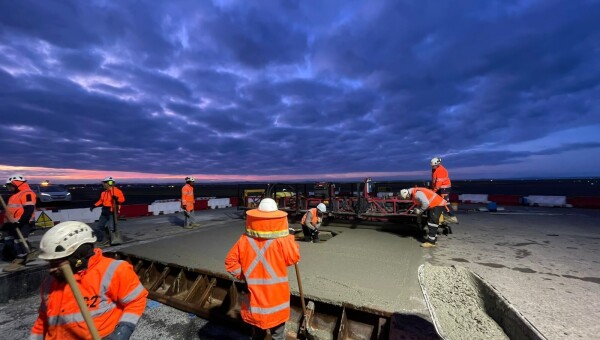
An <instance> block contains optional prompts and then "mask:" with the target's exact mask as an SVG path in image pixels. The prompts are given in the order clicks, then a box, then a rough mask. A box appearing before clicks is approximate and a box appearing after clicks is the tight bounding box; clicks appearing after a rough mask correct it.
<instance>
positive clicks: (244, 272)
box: [225, 198, 300, 340]
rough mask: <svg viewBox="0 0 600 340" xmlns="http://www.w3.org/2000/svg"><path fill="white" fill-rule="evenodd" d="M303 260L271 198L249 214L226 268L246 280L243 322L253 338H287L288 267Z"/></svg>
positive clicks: (243, 298)
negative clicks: (269, 335)
mask: <svg viewBox="0 0 600 340" xmlns="http://www.w3.org/2000/svg"><path fill="white" fill-rule="evenodd" d="M298 261H300V249H299V247H298V243H297V242H296V241H295V240H294V236H293V235H290V234H289V229H288V220H287V213H286V212H284V211H280V210H278V209H277V203H275V201H274V200H273V199H271V198H265V199H263V200H262V201H261V202H260V204H259V206H258V209H252V210H249V211H248V212H247V219H246V233H245V234H243V235H242V236H241V237H240V238H239V240H238V241H237V242H236V244H235V245H234V246H233V248H231V250H230V251H229V253H228V254H227V257H226V258H225V269H226V270H227V272H228V273H229V274H231V275H232V276H233V277H235V278H236V279H238V280H241V281H244V282H245V283H246V284H247V286H248V289H247V293H245V294H242V311H241V314H242V319H243V320H244V321H245V322H246V323H248V324H250V325H251V326H252V338H253V339H264V338H265V336H266V334H267V330H269V331H270V333H271V337H272V339H275V340H282V339H284V338H285V322H286V321H287V320H288V319H289V318H290V287H289V283H288V274H287V267H288V266H291V265H293V264H296V263H298Z"/></svg>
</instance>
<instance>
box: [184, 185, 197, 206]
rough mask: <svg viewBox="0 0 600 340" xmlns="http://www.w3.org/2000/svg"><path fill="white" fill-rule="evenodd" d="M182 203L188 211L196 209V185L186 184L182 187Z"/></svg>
mask: <svg viewBox="0 0 600 340" xmlns="http://www.w3.org/2000/svg"><path fill="white" fill-rule="evenodd" d="M181 205H182V206H184V207H185V210H186V211H192V210H194V187H193V186H191V185H189V184H186V185H184V186H183V188H181Z"/></svg>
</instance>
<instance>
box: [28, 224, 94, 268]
mask: <svg viewBox="0 0 600 340" xmlns="http://www.w3.org/2000/svg"><path fill="white" fill-rule="evenodd" d="M94 242H96V236H95V235H94V232H93V230H92V228H90V226H88V225H87V224H85V223H83V222H79V221H66V222H61V223H59V224H57V225H55V226H54V227H52V228H51V229H50V230H49V231H48V232H46V233H45V234H44V236H43V237H42V240H41V241H40V250H41V251H42V252H41V254H40V255H39V256H38V257H39V258H40V259H42V260H55V259H61V258H64V257H67V256H69V255H71V254H73V253H74V252H75V250H77V248H79V246H81V245H82V244H85V243H94Z"/></svg>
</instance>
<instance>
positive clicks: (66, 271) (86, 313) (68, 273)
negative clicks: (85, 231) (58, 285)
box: [60, 262, 100, 340]
mask: <svg viewBox="0 0 600 340" xmlns="http://www.w3.org/2000/svg"><path fill="white" fill-rule="evenodd" d="M60 270H61V271H62V273H63V275H64V276H65V279H66V280H67V283H68V284H69V287H71V291H72V292H73V296H75V300H76V301H77V306H79V310H80V311H81V315H83V320H85V323H86V325H87V326H88V329H89V330H90V335H91V336H92V339H93V340H100V334H99V333H98V330H97V329H96V325H95V324H94V320H93V319H92V315H91V314H90V310H89V309H88V307H87V305H86V304H85V301H84V300H83V296H82V295H81V291H80V290H79V286H77V282H76V281H75V277H74V276H73V271H72V270H71V266H70V265H69V263H68V262H65V263H63V264H62V265H61V266H60Z"/></svg>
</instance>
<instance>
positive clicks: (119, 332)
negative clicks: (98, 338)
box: [104, 322, 135, 340]
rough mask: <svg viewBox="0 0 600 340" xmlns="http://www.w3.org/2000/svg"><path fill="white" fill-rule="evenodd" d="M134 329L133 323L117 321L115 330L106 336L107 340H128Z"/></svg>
mask: <svg viewBox="0 0 600 340" xmlns="http://www.w3.org/2000/svg"><path fill="white" fill-rule="evenodd" d="M134 330H135V325H134V324H132V323H130V322H119V323H118V324H117V327H116V328H115V330H114V331H113V332H112V333H111V334H110V335H109V336H107V337H106V338H104V339H107V340H129V338H130V337H131V334H132V333H133V331H134Z"/></svg>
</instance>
